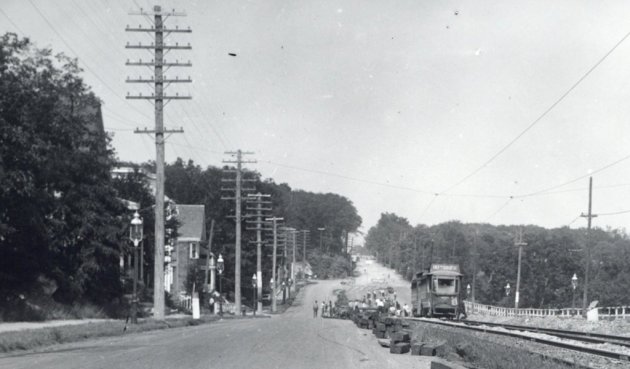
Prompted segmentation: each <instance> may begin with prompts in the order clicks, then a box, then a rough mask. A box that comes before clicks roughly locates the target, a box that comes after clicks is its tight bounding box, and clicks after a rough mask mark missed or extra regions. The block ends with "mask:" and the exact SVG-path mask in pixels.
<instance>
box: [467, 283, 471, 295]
mask: <svg viewBox="0 0 630 369" xmlns="http://www.w3.org/2000/svg"><path fill="white" fill-rule="evenodd" d="M470 290H471V288H470V283H469V284H468V285H467V286H466V297H468V296H470Z"/></svg>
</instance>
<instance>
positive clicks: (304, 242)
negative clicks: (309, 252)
mask: <svg viewBox="0 0 630 369" xmlns="http://www.w3.org/2000/svg"><path fill="white" fill-rule="evenodd" d="M301 232H302V264H303V266H302V268H304V266H305V265H306V239H307V238H308V235H309V232H310V231H309V230H307V229H303V230H302V231H301Z"/></svg>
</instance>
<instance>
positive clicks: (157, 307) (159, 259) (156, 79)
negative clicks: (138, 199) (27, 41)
mask: <svg viewBox="0 0 630 369" xmlns="http://www.w3.org/2000/svg"><path fill="white" fill-rule="evenodd" d="M130 15H140V16H143V17H147V18H148V19H149V20H151V17H153V19H152V24H151V25H150V26H149V27H148V28H142V27H141V26H139V27H138V28H130V27H129V26H127V28H126V29H125V30H126V31H127V32H148V33H153V34H154V36H155V42H154V43H153V44H152V45H142V44H141V43H138V44H137V45H130V44H129V43H127V46H126V48H127V49H143V50H147V51H150V52H153V54H154V55H153V60H151V61H150V62H143V61H142V59H139V60H138V61H137V62H131V61H129V60H127V63H126V65H130V66H146V67H149V68H151V67H152V68H153V72H154V73H153V74H154V76H153V78H150V79H149V78H142V77H138V78H134V79H131V78H127V82H129V83H148V84H150V85H153V88H154V93H153V94H151V95H150V96H142V94H139V95H137V96H135V95H127V99H140V100H150V101H153V102H154V109H155V128H154V129H153V130H149V129H146V128H145V129H143V130H139V129H136V130H135V133H149V134H154V135H155V149H156V159H155V167H156V177H157V178H156V184H155V256H154V262H153V317H154V318H155V319H164V134H171V133H183V130H182V129H178V130H166V129H164V105H165V101H166V103H168V102H169V101H170V100H183V99H190V98H191V97H190V96H180V95H179V94H178V93H176V94H175V95H171V96H168V95H165V94H164V88H165V87H166V86H168V85H170V84H171V83H190V82H192V80H191V79H190V77H188V78H187V79H185V78H184V79H179V78H167V77H165V76H164V74H163V73H164V69H163V68H164V67H167V68H170V67H190V66H191V63H190V61H189V62H188V63H179V62H177V61H176V62H174V63H173V62H166V61H165V60H164V52H165V51H166V52H169V51H171V50H190V49H191V47H190V44H188V45H187V46H180V45H179V44H178V43H175V44H174V45H173V44H170V45H166V44H164V38H165V37H168V36H169V35H170V34H171V33H184V32H185V33H190V32H191V30H190V28H188V29H179V28H177V27H175V28H165V27H164V22H163V21H164V19H163V18H162V17H165V18H168V17H174V16H185V15H186V14H185V13H182V12H175V11H174V10H173V11H172V12H162V8H161V7H160V6H155V7H153V11H145V10H143V9H140V11H139V12H132V13H130ZM164 84H166V86H164Z"/></svg>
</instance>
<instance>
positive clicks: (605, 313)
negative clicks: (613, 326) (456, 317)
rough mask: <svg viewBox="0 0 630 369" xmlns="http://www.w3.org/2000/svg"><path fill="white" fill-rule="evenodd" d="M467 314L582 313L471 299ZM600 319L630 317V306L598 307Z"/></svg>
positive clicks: (572, 315) (544, 314) (570, 315)
mask: <svg viewBox="0 0 630 369" xmlns="http://www.w3.org/2000/svg"><path fill="white" fill-rule="evenodd" d="M464 305H465V306H466V313H467V314H479V315H490V316H531V317H546V316H555V317H567V318H569V317H580V316H581V314H582V309H581V308H564V309H530V308H519V309H518V311H517V310H516V309H514V308H507V307H500V306H492V305H484V304H478V303H472V302H471V301H466V300H465V301H464ZM597 311H598V313H599V318H600V319H611V320H612V319H624V318H630V306H615V307H600V308H597Z"/></svg>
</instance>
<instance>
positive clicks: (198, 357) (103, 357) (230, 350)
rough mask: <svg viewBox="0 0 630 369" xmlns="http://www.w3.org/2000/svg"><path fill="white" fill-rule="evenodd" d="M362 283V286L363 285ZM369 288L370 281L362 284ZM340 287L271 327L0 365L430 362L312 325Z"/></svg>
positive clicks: (318, 289) (9, 359)
mask: <svg viewBox="0 0 630 369" xmlns="http://www.w3.org/2000/svg"><path fill="white" fill-rule="evenodd" d="M361 278H363V279H361ZM362 280H364V282H366V283H369V281H370V280H371V278H370V277H369V276H366V275H364V276H362V277H360V278H358V279H357V284H358V285H360V284H361V283H363V282H362ZM341 287H343V285H341V284H340V281H320V282H319V283H318V284H314V285H310V286H308V287H307V288H306V289H304V290H303V291H302V292H301V293H300V294H299V295H298V299H297V300H296V301H297V304H296V305H295V306H294V307H292V308H290V309H288V310H287V311H286V312H285V313H284V314H282V315H279V316H274V317H272V318H269V319H248V320H225V321H220V322H216V323H212V324H208V325H202V326H195V327H186V328H177V329H170V330H163V331H153V332H147V333H142V334H135V335H129V336H126V337H116V338H106V339H96V340H89V341H85V342H81V343H75V344H67V345H59V346H56V347H53V348H50V349H48V350H47V351H45V352H39V353H23V354H19V355H16V356H3V357H0V368H3V369H4V368H7V369H8V368H12V369H21V368H24V369H26V368H60V369H61V368H64V369H67V368H77V369H79V368H80V369H87V368H130V369H136V368H165V369H166V368H221V369H229V368H235V369H236V368H238V369H243V368H246V369H249V368H263V369H270V368H281V369H294V368H325V369H332V368H374V369H383V368H403V367H404V368H417V369H427V368H429V366H430V363H429V360H428V359H427V358H421V357H417V356H410V355H391V354H389V351H388V350H387V349H384V348H381V347H380V346H378V344H377V343H376V339H375V338H374V336H373V335H372V334H371V332H369V331H367V330H360V329H358V328H356V327H355V326H354V324H352V322H350V321H344V320H335V319H322V318H313V313H312V302H313V301H314V300H315V299H317V300H320V301H321V300H322V299H323V298H325V299H327V300H328V299H332V291H333V290H334V289H337V288H341Z"/></svg>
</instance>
